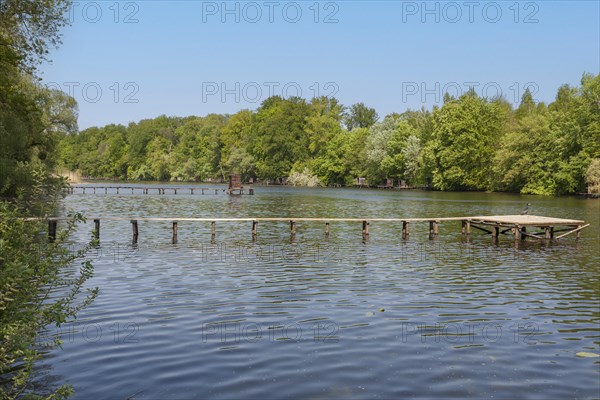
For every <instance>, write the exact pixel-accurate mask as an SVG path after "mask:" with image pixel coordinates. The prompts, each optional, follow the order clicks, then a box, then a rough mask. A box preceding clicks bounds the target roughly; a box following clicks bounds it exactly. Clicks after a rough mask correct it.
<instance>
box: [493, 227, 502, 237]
mask: <svg viewBox="0 0 600 400" xmlns="http://www.w3.org/2000/svg"><path fill="white" fill-rule="evenodd" d="M498 236H500V227H499V226H498V225H496V226H494V227H493V228H492V237H493V238H497V237H498Z"/></svg>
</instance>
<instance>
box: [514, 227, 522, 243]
mask: <svg viewBox="0 0 600 400" xmlns="http://www.w3.org/2000/svg"><path fill="white" fill-rule="evenodd" d="M513 232H514V235H515V240H520V239H521V227H520V226H519V225H516V226H515V227H514V228H513Z"/></svg>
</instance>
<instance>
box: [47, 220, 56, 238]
mask: <svg viewBox="0 0 600 400" xmlns="http://www.w3.org/2000/svg"><path fill="white" fill-rule="evenodd" d="M56 225H57V221H56V220H55V219H50V220H48V241H49V242H50V243H54V241H55V240H56Z"/></svg>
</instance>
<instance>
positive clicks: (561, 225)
mask: <svg viewBox="0 0 600 400" xmlns="http://www.w3.org/2000/svg"><path fill="white" fill-rule="evenodd" d="M61 219H65V218H49V219H48V238H49V239H50V240H51V241H53V240H55V238H56V226H57V223H58V221H59V220H61ZM91 219H92V220H93V221H94V237H95V238H96V239H98V240H99V239H100V221H101V220H102V221H130V222H131V226H132V235H133V242H134V243H137V241H138V238H139V229H138V223H139V222H140V221H143V222H170V223H171V224H172V240H173V243H177V228H178V224H179V223H180V222H204V223H208V222H210V224H211V239H212V240H213V241H214V240H215V235H216V224H217V223H237V224H240V223H251V224H252V231H251V232H252V239H253V240H256V237H257V234H258V224H259V223H268V222H286V223H289V226H290V235H291V237H292V238H293V237H294V236H295V235H296V229H297V225H298V223H324V224H325V237H326V238H328V237H329V235H330V232H331V224H332V223H357V224H358V223H360V224H361V225H360V226H361V227H362V230H361V232H362V236H363V239H364V240H368V238H369V227H370V225H371V224H372V223H395V224H398V225H401V227H402V228H401V229H402V230H401V237H402V239H408V237H409V235H410V226H411V224H414V223H427V224H429V238H430V239H435V238H436V237H437V236H438V235H439V227H440V224H441V223H443V222H452V221H455V222H456V221H460V222H461V234H462V235H463V236H467V237H470V235H471V232H472V230H473V229H477V230H479V231H482V232H485V233H487V234H490V235H491V236H492V238H494V239H495V240H497V239H498V237H499V236H500V235H512V236H513V238H514V240H525V239H526V238H533V239H537V240H558V239H561V238H563V237H565V236H568V235H570V234H572V233H576V237H577V239H579V237H580V233H581V230H582V229H584V228H586V227H588V226H589V224H586V223H585V221H580V220H573V219H562V218H551V217H542V216H537V215H499V216H474V217H444V218H280V217H277V218H120V217H105V218H91ZM528 229H529V230H528ZM559 233H560V234H559ZM557 234H559V235H557Z"/></svg>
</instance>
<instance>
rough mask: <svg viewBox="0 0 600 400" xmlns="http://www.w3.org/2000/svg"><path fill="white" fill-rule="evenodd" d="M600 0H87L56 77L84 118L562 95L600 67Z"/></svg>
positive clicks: (52, 69) (385, 108)
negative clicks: (329, 102) (320, 101)
mask: <svg viewBox="0 0 600 400" xmlns="http://www.w3.org/2000/svg"><path fill="white" fill-rule="evenodd" d="M599 3H600V2H598V1H520V2H517V1H496V2H490V1H481V2H480V1H456V2H445V1H439V2H438V1H429V2H423V1H416V2H413V1H322V2H316V1H314V0H309V1H296V2H293V1H269V0H267V1H256V2H252V1H241V2H221V1H216V2H214V1H121V2H116V1H114V0H109V1H75V3H74V7H73V8H72V9H71V13H70V17H71V18H72V21H73V23H72V26H71V27H67V28H65V29H64V31H63V33H64V35H63V45H62V46H61V47H60V48H59V49H58V50H56V51H53V52H52V54H51V59H52V63H51V64H44V65H43V66H42V67H41V72H42V78H43V81H44V82H45V83H46V84H47V85H48V86H52V87H58V88H61V89H62V90H64V91H66V92H71V93H72V94H73V95H74V97H75V98H76V99H77V101H78V103H79V126H80V128H81V129H84V128H87V127H89V126H95V125H97V126H100V125H106V124H110V123H121V124H127V123H128V122H130V121H138V120H140V119H143V118H153V117H156V116H158V115H161V114H167V115H177V116H187V115H206V114H208V113H213V112H214V113H235V112H236V111H238V110H240V109H243V108H250V109H255V108H257V107H258V106H259V105H260V102H261V101H263V100H265V99H266V98H267V97H268V95H269V94H278V95H283V96H291V95H295V94H299V95H301V96H302V97H305V98H311V97H313V96H314V95H315V94H319V95H331V94H333V95H335V97H337V98H338V99H339V100H340V101H341V102H342V103H343V104H344V105H351V104H353V103H356V102H364V103H366V104H367V105H369V106H371V107H374V108H375V109H376V110H377V112H378V113H379V115H380V116H381V117H383V116H385V115H386V114H388V113H390V112H403V111H405V110H406V109H409V108H411V109H415V108H421V107H422V106H425V107H427V108H431V107H432V106H433V105H434V104H439V103H440V102H441V101H442V96H443V92H444V91H449V92H450V93H461V92H463V91H465V90H467V89H468V87H469V86H474V87H475V90H476V91H477V92H478V93H479V94H480V95H488V96H493V95H495V94H502V95H503V96H504V97H506V98H507V99H508V100H509V101H511V102H513V103H515V102H517V103H518V101H519V98H520V96H521V94H522V93H523V90H524V89H525V88H526V87H529V88H530V89H531V90H532V91H533V92H534V94H535V96H534V97H535V98H536V100H539V101H545V102H549V101H552V100H553V99H554V96H555V94H556V90H557V89H558V87H559V86H560V85H562V84H564V83H568V84H571V85H577V84H578V83H579V81H580V79H581V75H582V73H584V72H590V73H593V74H598V73H599V71H600V22H599V21H600V6H599Z"/></svg>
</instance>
